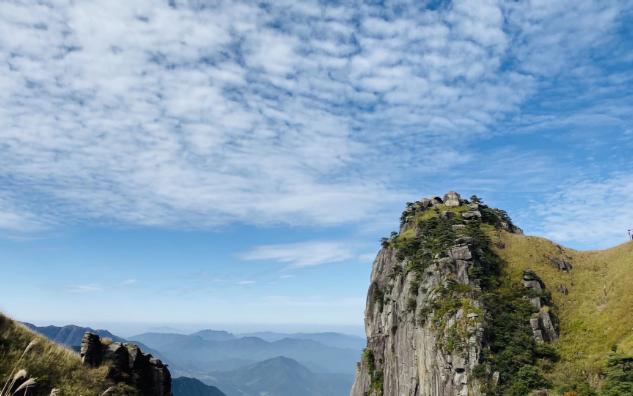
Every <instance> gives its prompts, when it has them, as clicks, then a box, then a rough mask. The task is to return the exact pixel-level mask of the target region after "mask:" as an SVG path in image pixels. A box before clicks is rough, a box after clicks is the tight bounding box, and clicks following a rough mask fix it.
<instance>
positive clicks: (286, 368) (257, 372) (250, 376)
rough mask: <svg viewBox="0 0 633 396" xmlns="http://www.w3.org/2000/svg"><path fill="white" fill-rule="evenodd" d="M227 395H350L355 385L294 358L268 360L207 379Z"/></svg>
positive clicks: (213, 375) (339, 376)
mask: <svg viewBox="0 0 633 396" xmlns="http://www.w3.org/2000/svg"><path fill="white" fill-rule="evenodd" d="M205 381H206V382H209V383H213V384H215V385H216V386H218V387H219V388H220V389H222V391H223V392H225V393H226V394H227V396H260V395H267V396H297V395H301V396H346V395H348V394H349V389H350V387H351V385H352V383H351V378H350V377H349V376H346V375H337V374H316V373H313V372H312V371H310V370H309V369H308V368H306V367H305V366H303V365H301V364H300V363H299V362H297V361H296V360H293V359H289V358H286V357H283V356H279V357H275V358H272V359H268V360H265V361H262V362H259V363H256V364H253V365H250V366H247V367H243V368H240V369H237V370H232V371H228V372H216V373H211V374H210V375H209V376H208V377H206V378H205Z"/></svg>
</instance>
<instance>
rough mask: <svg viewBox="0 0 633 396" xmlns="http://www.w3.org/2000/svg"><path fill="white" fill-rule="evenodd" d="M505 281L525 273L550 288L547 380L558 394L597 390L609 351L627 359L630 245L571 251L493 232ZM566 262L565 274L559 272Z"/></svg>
mask: <svg viewBox="0 0 633 396" xmlns="http://www.w3.org/2000/svg"><path fill="white" fill-rule="evenodd" d="M492 238H493V240H494V241H495V242H496V243H495V244H494V245H495V247H496V248H495V250H496V251H497V252H498V254H499V255H500V256H501V257H502V258H503V259H504V261H505V262H506V263H507V268H508V272H509V273H510V276H513V277H517V276H519V274H520V273H521V272H522V271H524V270H525V269H526V268H528V267H529V268H531V269H533V270H534V271H536V272H538V274H539V275H540V277H541V278H542V279H543V281H544V282H545V283H546V284H549V285H552V290H553V292H552V299H553V302H554V305H555V306H556V308H557V314H558V317H559V318H560V340H559V341H558V342H557V343H556V348H557V350H558V351H559V353H560V357H561V360H560V362H558V363H557V364H556V365H555V367H554V369H553V371H552V373H551V374H550V377H551V378H552V380H553V381H554V383H555V384H558V386H559V388H560V389H562V390H565V389H568V388H571V389H580V388H583V386H582V385H579V384H583V383H584V384H587V385H590V386H592V387H593V388H598V387H599V386H600V384H601V383H602V377H603V374H604V373H603V371H604V362H605V360H606V359H607V357H608V355H609V354H610V353H611V352H612V349H616V348H617V350H618V351H619V352H621V353H624V354H627V355H633V292H632V290H633V289H632V288H633V242H628V243H625V244H622V245H619V246H616V247H614V248H611V249H607V250H602V251H576V250H573V249H567V248H564V247H561V246H559V245H557V244H555V243H553V242H550V241H548V240H545V239H542V238H538V237H526V236H517V235H512V234H507V233H493V235H492ZM560 263H566V264H567V266H566V267H569V269H568V270H565V269H563V270H561V268H560V267H561V265H560Z"/></svg>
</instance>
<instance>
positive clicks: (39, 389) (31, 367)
mask: <svg viewBox="0 0 633 396" xmlns="http://www.w3.org/2000/svg"><path fill="white" fill-rule="evenodd" d="M29 345H31V347H30V348H28V350H27V347H28V346H29ZM25 351H26V353H25ZM0 356H2V359H0V383H2V384H3V385H4V383H5V381H6V380H7V379H8V378H9V377H10V376H11V375H12V374H11V373H12V372H13V373H14V372H15V371H14V370H20V369H24V370H26V371H27V373H28V376H29V377H33V378H35V379H36V381H37V382H36V386H35V387H33V388H31V389H29V391H28V394H29V395H33V396H39V395H42V396H43V395H46V396H48V395H49V394H50V392H51V390H52V389H53V388H56V389H58V391H59V393H58V394H59V395H60V396H61V395H67V396H74V395H80V394H81V395H83V396H92V395H94V396H98V395H101V394H102V393H103V392H104V391H105V390H106V389H108V388H109V387H111V386H112V385H114V384H113V383H112V382H111V381H110V380H108V379H107V378H106V374H107V371H108V367H107V366H105V365H104V366H102V367H99V368H95V369H91V368H87V367H85V366H83V365H82V364H81V360H80V357H79V355H78V354H76V353H75V352H73V351H71V350H69V349H66V348H64V347H62V346H59V345H57V344H54V343H53V342H51V341H49V340H47V339H46V338H44V337H43V336H41V335H38V334H36V333H34V332H32V331H31V330H29V329H27V328H26V327H25V326H23V325H21V324H18V323H16V322H14V321H12V320H11V319H9V318H7V317H6V316H4V315H2V314H0ZM21 356H22V357H21ZM116 388H117V389H116V390H112V391H111V392H112V393H110V394H112V395H134V394H136V392H135V390H134V389H132V388H130V387H128V386H126V385H118V386H117V387H116Z"/></svg>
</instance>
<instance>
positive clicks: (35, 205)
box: [0, 0, 622, 229]
mask: <svg viewBox="0 0 633 396" xmlns="http://www.w3.org/2000/svg"><path fill="white" fill-rule="evenodd" d="M175 3H176V4H175V5H174V6H171V5H170V4H169V2H166V1H165V2H160V3H155V2H151V1H142V0H138V1H133V2H107V3H105V4H104V3H103V2H91V1H86V2H70V1H58V2H54V3H50V4H49V3H43V4H38V5H33V4H31V3H30V2H26V3H24V2H21V1H10V2H3V3H2V4H0V124H1V125H2V126H3V127H2V128H1V129H0V140H1V141H2V145H0V180H2V179H4V178H11V179H12V180H15V181H16V183H15V184H16V185H18V186H19V191H17V192H16V194H15V196H13V197H12V200H11V201H8V204H7V205H8V206H13V207H16V206H18V205H16V202H26V203H27V204H25V205H19V206H24V207H26V208H28V210H27V211H22V212H16V211H12V210H6V211H5V209H4V207H3V206H2V205H1V202H0V227H2V228H9V229H12V228H13V229H15V228H27V227H28V225H29V223H30V222H32V221H33V220H29V219H35V218H37V219H39V218H43V217H45V216H43V215H44V214H46V215H47V216H46V217H47V218H50V219H51V220H53V221H52V223H54V222H62V221H82V220H95V219H96V220H98V221H107V222H111V221H115V222H122V223H128V224H141V225H159V226H185V227H209V226H214V225H217V224H222V223H227V222H247V223H256V224H269V223H283V224H314V225H328V224H340V223H345V222H353V221H358V220H359V219H363V218H366V217H367V216H371V215H374V214H376V213H377V212H379V211H380V210H382V209H383V208H384V207H385V206H388V205H390V204H392V203H394V202H400V201H401V200H402V196H403V194H402V192H401V191H399V190H400V188H399V187H397V186H398V185H399V184H400V183H401V182H402V180H405V179H406V177H407V173H408V172H411V171H412V169H413V170H423V171H424V172H432V171H436V172H437V171H439V170H444V169H449V168H450V167H452V166H453V165H455V164H459V163H463V162H464V161H467V160H468V157H469V155H468V153H465V152H463V150H462V148H463V147H464V146H465V144H466V143H467V142H468V141H469V138H474V137H477V136H480V135H482V134H486V133H489V132H490V128H491V126H493V125H494V124H495V122H497V121H499V120H501V119H504V118H505V117H508V116H509V115H512V114H513V113H514V112H515V111H516V110H517V109H518V108H519V106H520V105H521V104H522V103H524V101H525V100H526V99H527V98H529V97H530V95H532V94H533V93H534V92H535V90H536V89H537V86H538V83H539V80H540V79H542V78H543V77H547V76H549V75H556V74H557V73H559V72H560V70H562V69H563V67H564V66H565V65H567V62H569V59H570V58H572V57H573V56H574V55H575V54H577V53H579V52H581V51H583V50H585V49H587V48H589V47H591V46H592V45H596V43H598V42H600V40H606V39H607V38H608V36H609V32H610V31H611V29H612V28H613V26H615V21H616V16H617V14H618V12H617V11H618V9H619V7H620V6H622V5H621V4H619V3H609V4H605V3H603V2H595V1H581V2H560V3H556V4H555V5H553V4H549V3H544V2H524V3H517V4H511V5H508V4H500V3H498V2H495V1H486V2H477V3H475V2H470V1H456V2H454V3H453V4H452V5H451V6H448V7H445V8H441V9H439V10H435V11H432V10H426V9H423V8H422V5H421V4H422V3H419V2H415V3H414V4H410V7H409V8H408V10H409V12H408V13H407V14H406V15H404V14H402V13H400V12H399V11H398V10H397V9H396V8H391V6H389V5H387V6H386V7H384V8H381V7H378V6H375V5H369V4H362V5H357V4H354V5H352V4H348V5H345V4H344V5H341V6H338V7H334V6H330V5H323V4H320V3H318V2H307V3H302V4H301V5H297V4H294V2H283V1H281V2H273V3H271V4H267V6H266V7H259V6H258V5H257V4H255V3H252V2H246V1H245V2H238V1H218V2H213V4H212V5H207V4H204V3H198V2H194V3H189V2H184V1H183V2H180V1H176V2H175ZM594 18H598V22H594ZM103 20H107V21H108V23H107V24H104V23H100V21H103ZM578 21H580V22H581V26H580V27H577V22H578ZM357 22H360V23H357ZM509 64H512V65H514V67H507V65H509ZM504 65H506V66H504ZM396 158H397V160H396ZM3 188H4V187H3ZM41 202H46V203H47V204H46V205H43V204H42V203H41ZM48 223H51V221H49V222H48Z"/></svg>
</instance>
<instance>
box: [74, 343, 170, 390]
mask: <svg viewBox="0 0 633 396" xmlns="http://www.w3.org/2000/svg"><path fill="white" fill-rule="evenodd" d="M80 354H81V361H82V363H83V364H84V365H86V366H88V367H100V366H102V365H107V366H108V367H109V371H108V375H107V376H108V378H109V379H111V380H112V381H113V382H115V383H119V382H123V383H126V384H128V385H131V386H133V387H134V388H136V389H138V391H139V393H140V394H141V395H148V396H149V395H152V396H171V394H172V393H171V375H170V373H169V370H168V369H167V366H166V365H165V364H163V363H162V362H161V361H160V360H159V359H156V358H154V357H152V355H150V354H145V353H143V352H142V351H141V350H140V349H139V347H138V346H136V345H135V344H131V343H120V342H112V341H111V340H108V339H103V338H101V337H100V336H98V335H97V334H94V333H90V332H88V333H86V334H84V337H83V339H82V341H81V351H80Z"/></svg>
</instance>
